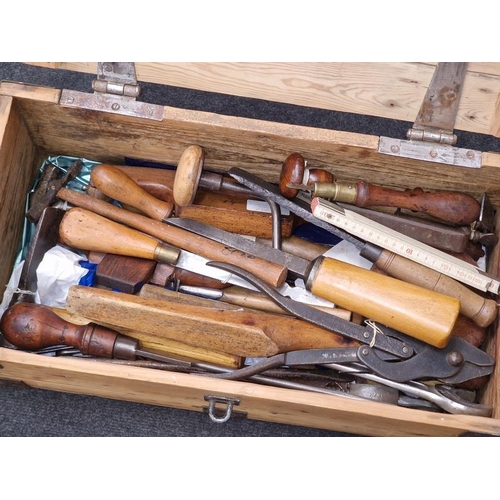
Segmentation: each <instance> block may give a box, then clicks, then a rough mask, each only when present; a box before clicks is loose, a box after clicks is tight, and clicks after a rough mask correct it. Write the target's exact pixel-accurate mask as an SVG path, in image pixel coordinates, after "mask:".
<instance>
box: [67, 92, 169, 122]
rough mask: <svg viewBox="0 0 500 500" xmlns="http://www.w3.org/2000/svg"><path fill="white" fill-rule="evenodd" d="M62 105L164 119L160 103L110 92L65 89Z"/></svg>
mask: <svg viewBox="0 0 500 500" xmlns="http://www.w3.org/2000/svg"><path fill="white" fill-rule="evenodd" d="M59 104H60V105H61V106H65V107H70V108H79V109H89V110H93V111H106V112H108V113H116V114H119V115H126V116H134V117H137V118H149V119H151V120H158V121H162V120H163V114H164V108H163V106H159V105H158V104H148V103H145V102H139V101H136V100H135V99H126V98H123V97H121V98H120V97H117V96H110V95H108V94H101V93H94V94H86V93H85V92H76V91H73V90H63V91H62V93H61V99H60V100H59Z"/></svg>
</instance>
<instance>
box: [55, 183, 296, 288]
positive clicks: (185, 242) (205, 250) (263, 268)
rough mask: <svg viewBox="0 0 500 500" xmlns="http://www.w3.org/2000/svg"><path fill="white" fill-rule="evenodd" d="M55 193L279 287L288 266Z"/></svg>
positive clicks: (67, 192)
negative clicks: (232, 265)
mask: <svg viewBox="0 0 500 500" xmlns="http://www.w3.org/2000/svg"><path fill="white" fill-rule="evenodd" d="M57 196H58V198H60V199H62V200H65V201H67V202H68V203H71V204H73V205H76V206H78V207H81V208H84V209H86V210H88V211H91V212H94V213H96V214H99V215H101V216H103V217H106V218H108V219H112V220H113V221H115V222H118V223H121V224H126V225H127V226H130V227H133V228H135V229H137V230H138V231H141V232H143V233H146V234H148V235H150V236H154V237H155V238H158V239H159V240H161V241H163V242H166V243H169V244H170V245H174V246H175V247H178V248H182V249H183V250H187V251H189V252H192V253H195V254H197V255H201V256H202V257H204V258H206V259H209V260H214V261H219V262H227V263H229V264H234V265H237V266H239V267H241V268H242V269H245V270H247V271H250V272H251V273H253V274H255V275H256V276H259V278H261V279H263V280H264V281H265V282H266V283H269V284H270V285H272V286H278V287H279V286H281V285H282V284H283V283H284V282H285V279H286V277H287V274H288V269H287V268H286V267H284V266H280V265H278V264H274V263H272V262H269V261H267V260H264V259H261V258H259V257H255V256H253V255H249V254H247V253H245V252H241V251H239V250H235V249H234V248H231V247H228V246H226V245H223V244H221V243H219V242H217V241H213V240H210V239H208V238H204V237H202V236H199V235H197V234H194V233H191V232H189V231H186V230H183V229H181V228H177V227H174V226H169V225H168V224H164V223H163V222H159V221H156V220H152V219H150V218H149V217H145V216H143V215H140V214H135V213H133V212H130V211H128V210H124V209H122V208H119V207H116V206H115V205H112V204H111V203H107V202H105V201H102V200H98V199H96V198H93V197H91V196H88V195H85V194H82V193H79V192H77V191H73V190H71V189H67V188H62V189H60V190H59V191H58V193H57ZM87 218H88V216H87ZM94 237H95V232H94ZM101 239H102V238H101ZM96 243H98V242H96ZM88 250H91V249H88ZM108 253H116V252H108Z"/></svg>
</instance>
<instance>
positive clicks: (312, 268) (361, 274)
mask: <svg viewBox="0 0 500 500" xmlns="http://www.w3.org/2000/svg"><path fill="white" fill-rule="evenodd" d="M169 224H172V225H176V226H178V227H182V228H184V229H187V230H189V231H193V232H196V233H197V234H200V235H203V236H205V237H207V238H213V239H214V240H216V241H219V242H223V243H225V244H229V242H231V245H232V246H234V247H236V248H239V249H240V250H242V251H245V252H248V253H252V252H255V253H256V254H259V255H262V256H265V258H266V259H268V260H271V261H274V262H280V263H282V264H285V265H287V266H288V269H289V270H290V271H291V272H293V273H294V274H295V275H297V276H299V277H301V278H303V279H304V281H305V282H306V288H307V289H308V290H309V291H311V292H312V293H313V294H315V295H317V296H319V297H321V298H324V299H327V300H329V301H331V302H333V303H334V304H336V305H337V306H339V307H341V308H344V309H348V310H350V311H353V312H355V313H358V314H360V315H362V316H364V317H366V318H370V319H373V320H375V321H378V322H380V323H382V324H385V325H388V326H391V327H393V328H395V329H396V330H399V331H401V332H403V333H406V334H408V335H411V336H412V337H415V338H418V339H420V340H423V341H425V342H428V343H429V344H432V345H435V346H436V347H442V346H443V345H445V344H446V342H447V340H448V338H449V337H450V335H451V330H448V328H449V327H451V328H453V323H454V321H455V320H456V317H457V315H458V310H459V308H460V302H459V301H458V300H457V299H456V298H454V297H449V296H447V295H444V294H442V293H438V292H436V291H434V290H433V291H430V290H427V289H425V288H424V287H422V286H419V285H414V284H412V283H407V282H406V281H403V280H399V279H395V278H392V277H389V276H384V278H388V279H387V281H385V280H380V281H379V279H378V278H382V276H381V275H377V274H376V273H373V272H372V271H369V270H366V269H361V268H360V267H357V266H354V265H351V264H346V263H344V262H342V261H340V260H336V259H333V258H330V257H324V256H321V257H318V258H316V259H314V260H312V261H308V260H306V259H302V258H300V257H297V256H294V255H290V254H286V253H285V252H282V251H280V250H277V249H275V248H272V247H268V246H265V245H260V244H259V243H257V242H254V241H250V240H249V239H247V238H244V237H242V236H240V235H236V234H232V233H228V232H226V231H222V230H220V229H217V228H213V227H211V226H208V225H206V224H203V223H201V222H198V221H192V220H189V219H177V218H172V219H170V220H169ZM383 255H384V256H385V254H383ZM389 267H391V266H389ZM403 271H404V268H403V270H402V272H403ZM407 300H408V302H407V303H405V302H406V301H407ZM434 300H435V301H436V302H434ZM424 324H425V325H426V326H425V327H424V326H423V325H424Z"/></svg>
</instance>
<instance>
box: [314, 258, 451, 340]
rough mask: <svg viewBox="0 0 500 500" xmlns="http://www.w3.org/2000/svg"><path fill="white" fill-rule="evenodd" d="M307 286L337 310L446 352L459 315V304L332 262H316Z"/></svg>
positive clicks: (320, 260)
mask: <svg viewBox="0 0 500 500" xmlns="http://www.w3.org/2000/svg"><path fill="white" fill-rule="evenodd" d="M306 286H307V288H308V289H309V290H310V291H311V292H312V293H314V294H315V295H317V296H318V297H322V298H324V299H327V300H329V301H331V302H333V303H334V304H336V305H337V306H339V307H343V308H345V309H349V310H350V311H353V312H355V313H358V314H361V315H362V316H364V317H365V318H368V319H371V320H373V321H376V322H378V323H381V324H382V325H386V326H389V327H391V328H394V329H396V330H398V331H400V332H402V333H406V334H407V335H409V336H411V337H414V338H417V339H419V340H422V341H424V342H427V343H429V344H431V345H433V346H435V347H445V346H446V344H447V343H448V340H449V338H450V336H451V332H452V330H453V327H454V325H455V322H456V321H457V318H458V314H459V312H460V302H459V301H458V300H457V299H456V298H453V297H449V296H447V295H443V294H440V293H437V292H434V291H431V290H427V289H425V288H422V287H420V286H417V285H413V284H410V283H406V282H404V281H401V280H398V279H396V278H392V277H390V276H384V275H381V274H377V273H374V272H372V271H369V270H366V269H363V268H360V267H357V266H353V265H352V264H347V263H345V262H342V261H339V260H336V259H332V258H328V257H320V258H318V259H317V260H316V261H315V264H314V266H313V267H312V268H311V271H310V273H309V276H308V277H307V284H306Z"/></svg>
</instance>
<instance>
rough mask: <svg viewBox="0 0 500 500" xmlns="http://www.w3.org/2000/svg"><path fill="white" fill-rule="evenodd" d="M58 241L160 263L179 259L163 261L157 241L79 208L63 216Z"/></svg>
mask: <svg viewBox="0 0 500 500" xmlns="http://www.w3.org/2000/svg"><path fill="white" fill-rule="evenodd" d="M96 201H99V200H96ZM104 203H105V202H104ZM59 237H60V239H61V241H62V243H64V244H65V245H68V246H70V247H73V248H77V249H80V250H87V251H95V252H104V253H112V254H116V255H127V256H129V257H140V258H143V259H150V260H158V261H160V262H170V263H175V261H176V258H174V259H172V258H165V257H164V254H163V252H162V247H164V245H162V243H161V242H159V241H158V240H156V239H155V238H152V237H150V236H147V235H145V234H143V233H141V232H139V231H135V230H134V229H130V228H128V227H126V226H123V225H122V224H117V223H116V222H113V221H110V220H109V219H106V218H105V217H101V216H100V215H97V214H95V213H93V212H90V211H89V210H84V209H82V208H78V207H77V208H71V209H69V210H68V211H67V212H66V213H65V214H64V216H63V218H62V221H61V224H60V226H59ZM173 255H177V256H178V252H174V254H173Z"/></svg>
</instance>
